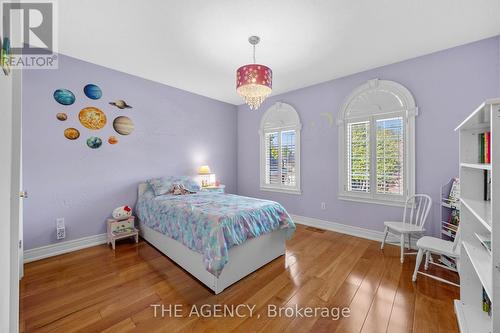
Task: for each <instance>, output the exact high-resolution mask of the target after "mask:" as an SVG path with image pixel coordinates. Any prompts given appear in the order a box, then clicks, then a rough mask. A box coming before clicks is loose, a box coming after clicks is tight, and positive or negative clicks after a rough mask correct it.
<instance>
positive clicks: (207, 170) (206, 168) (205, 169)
mask: <svg viewBox="0 0 500 333" xmlns="http://www.w3.org/2000/svg"><path fill="white" fill-rule="evenodd" d="M211 173H212V172H211V171H210V167H209V166H208V165H202V166H201V167H200V168H199V169H198V174H199V175H208V174H211Z"/></svg>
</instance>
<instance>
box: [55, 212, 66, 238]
mask: <svg viewBox="0 0 500 333" xmlns="http://www.w3.org/2000/svg"><path fill="white" fill-rule="evenodd" d="M56 237H57V239H64V238H66V226H65V225H64V217H58V218H57V219H56Z"/></svg>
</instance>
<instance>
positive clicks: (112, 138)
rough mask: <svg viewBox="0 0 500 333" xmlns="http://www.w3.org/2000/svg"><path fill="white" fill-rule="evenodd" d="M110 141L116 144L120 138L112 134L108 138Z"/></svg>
mask: <svg viewBox="0 0 500 333" xmlns="http://www.w3.org/2000/svg"><path fill="white" fill-rule="evenodd" d="M108 143H109V144H110V145H115V144H117V143H118V139H117V138H116V136H114V135H112V136H110V137H109V138H108Z"/></svg>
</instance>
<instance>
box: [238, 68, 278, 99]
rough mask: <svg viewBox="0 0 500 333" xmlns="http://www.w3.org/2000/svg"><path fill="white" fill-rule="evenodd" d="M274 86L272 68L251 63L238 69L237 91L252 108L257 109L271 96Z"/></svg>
mask: <svg viewBox="0 0 500 333" xmlns="http://www.w3.org/2000/svg"><path fill="white" fill-rule="evenodd" d="M272 88H273V71H272V70H271V68H269V67H267V66H264V65H259V64H249V65H245V66H241V67H240V68H238V70H237V71H236V92H237V93H238V94H239V95H240V96H242V97H243V98H244V99H245V102H246V103H247V104H248V105H249V106H250V109H257V108H258V107H259V106H260V104H262V102H263V101H264V100H265V99H266V97H267V96H269V95H270V94H271V92H272Z"/></svg>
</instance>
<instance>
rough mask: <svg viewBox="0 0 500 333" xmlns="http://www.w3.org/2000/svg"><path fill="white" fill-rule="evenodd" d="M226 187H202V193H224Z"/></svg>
mask: <svg viewBox="0 0 500 333" xmlns="http://www.w3.org/2000/svg"><path fill="white" fill-rule="evenodd" d="M225 189H226V185H219V186H206V187H202V188H201V191H202V192H212V193H225Z"/></svg>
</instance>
